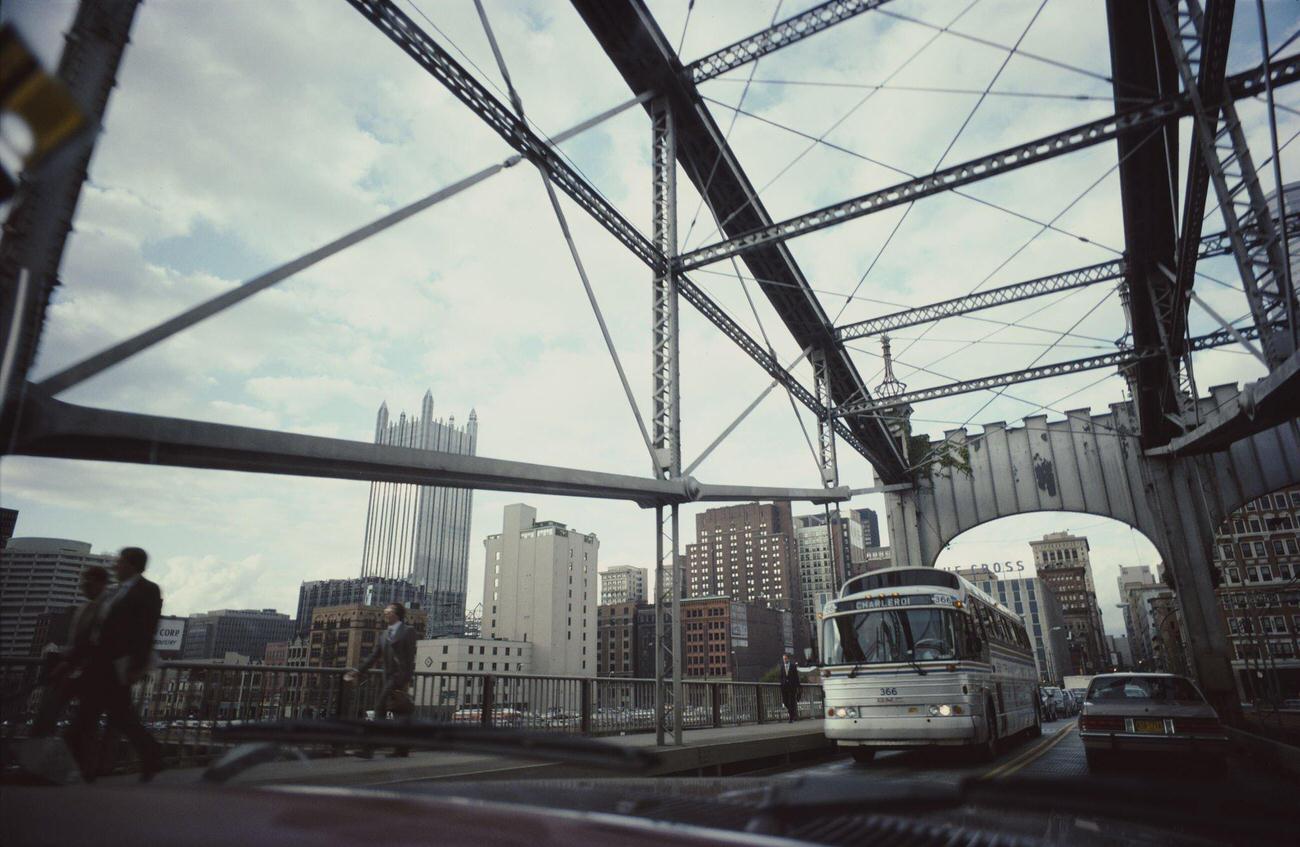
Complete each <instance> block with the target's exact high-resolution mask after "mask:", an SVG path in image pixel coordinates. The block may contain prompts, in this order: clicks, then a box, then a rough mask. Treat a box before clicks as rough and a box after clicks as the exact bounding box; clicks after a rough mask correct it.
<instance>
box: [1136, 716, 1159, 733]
mask: <svg viewBox="0 0 1300 847" xmlns="http://www.w3.org/2000/svg"><path fill="white" fill-rule="evenodd" d="M1133 731H1134V732H1153V733H1155V734H1156V735H1164V733H1165V722H1164V721H1150V720H1147V721H1144V720H1135V721H1133Z"/></svg>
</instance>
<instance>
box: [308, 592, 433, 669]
mask: <svg viewBox="0 0 1300 847" xmlns="http://www.w3.org/2000/svg"><path fill="white" fill-rule="evenodd" d="M427 618H428V613H427V612H426V611H425V610H423V609H407V611H406V623H407V625H408V626H412V627H414V628H415V631H416V632H423V631H424V628H425V624H426V623H427ZM387 628H388V624H386V623H384V608H383V607H382V606H363V605H361V604H360V603H353V604H351V605H347V606H323V607H320V608H318V609H316V610H315V611H314V612H312V615H311V632H310V634H309V636H308V645H309V646H308V652H307V666H308V667H313V668H355V667H357V666H358V665H360V664H361V663H362V662H364V661H365V660H366V657H367V656H369V655H370V652H371V651H372V650H374V649H375V643H376V642H377V641H378V639H379V634H380V633H381V632H383V631H384V630H385V629H387ZM291 647H292V645H290V649H291Z"/></svg>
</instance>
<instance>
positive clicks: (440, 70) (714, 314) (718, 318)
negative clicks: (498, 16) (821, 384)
mask: <svg viewBox="0 0 1300 847" xmlns="http://www.w3.org/2000/svg"><path fill="white" fill-rule="evenodd" d="M348 2H349V3H351V4H352V5H353V6H354V7H356V8H357V10H358V11H360V12H361V13H362V14H363V15H364V16H365V17H366V18H367V19H368V20H369V21H370V22H371V23H373V24H374V25H375V26H376V27H378V28H379V29H380V30H381V31H382V32H383V33H384V34H385V35H387V36H388V37H389V38H390V39H392V41H393V42H394V43H395V44H397V45H398V46H399V47H401V48H402V49H403V50H404V51H405V52H406V53H407V55H409V56H411V58H413V59H415V60H416V61H417V62H419V63H420V65H421V66H422V67H423V68H425V69H426V70H427V71H429V73H430V74H432V75H433V77H434V78H435V79H437V80H438V81H439V82H441V83H443V85H445V86H446V87H447V88H448V89H449V90H450V91H451V92H452V94H454V95H455V96H456V97H457V98H458V99H459V100H460V101H461V102H463V103H464V104H465V105H466V106H468V107H469V108H470V110H471V111H473V112H474V113H475V114H476V115H478V116H479V117H480V118H481V119H482V120H483V121H484V122H485V123H487V125H488V126H490V127H491V128H492V129H493V130H495V131H496V132H497V134H498V135H500V136H501V138H502V139H504V140H505V141H506V143H507V144H509V145H510V146H511V147H513V148H514V149H515V150H517V151H518V152H519V153H520V154H521V155H524V156H526V157H528V158H529V159H530V160H531V161H532V162H533V163H534V164H536V165H537V166H538V167H539V168H541V169H543V170H544V171H545V172H546V173H547V174H548V175H549V176H550V177H551V179H552V180H553V181H554V183H555V184H556V185H557V186H559V187H560V189H561V190H562V191H564V193H565V194H567V195H568V196H569V197H570V198H572V199H573V200H574V201H575V202H577V203H578V205H580V206H581V207H582V208H583V209H585V210H586V211H587V212H588V213H589V214H590V215H591V216H592V217H593V218H595V220H596V221H597V223H600V224H601V225H602V226H604V227H605V229H606V230H608V231H609V232H610V233H611V234H612V235H614V237H615V238H617V239H618V240H619V241H621V242H622V243H623V244H624V246H626V247H627V248H628V249H629V250H631V251H632V254H633V255H634V256H636V257H637V258H638V259H640V260H641V261H642V262H644V263H645V264H646V265H648V266H649V267H651V268H658V267H662V265H663V263H664V259H663V257H662V255H661V254H660V253H659V252H658V250H656V248H655V247H654V245H653V244H652V243H651V242H650V240H649V239H647V238H646V237H645V236H643V235H641V233H640V232H638V231H637V230H636V228H635V227H633V226H632V224H630V223H629V222H628V221H627V220H626V219H625V218H624V217H623V216H622V215H621V214H619V212H618V210H616V209H615V208H614V207H613V206H612V205H610V204H609V203H608V201H606V200H605V199H604V198H603V197H601V196H600V194H599V193H598V192H597V191H596V190H595V189H594V188H592V187H591V186H590V185H588V184H587V183H586V181H585V180H583V179H582V177H581V176H579V175H578V174H577V173H576V172H575V171H574V170H573V169H572V168H570V167H569V166H568V164H566V163H565V162H564V161H563V160H562V159H560V158H559V157H558V156H556V155H555V151H554V149H553V146H552V145H551V144H548V143H547V142H546V141H545V140H544V139H542V138H541V137H540V136H538V135H537V134H536V133H535V132H533V131H532V130H531V129H529V127H528V126H527V125H526V124H525V123H524V122H523V121H522V120H520V119H519V118H518V117H517V116H516V115H515V113H514V112H513V110H512V109H511V108H510V107H509V106H507V105H505V104H504V103H502V102H501V101H500V100H498V99H497V98H496V97H494V96H493V95H492V94H491V93H490V92H489V91H488V90H487V89H486V88H484V87H483V86H482V85H481V84H479V82H478V81H477V80H475V79H474V78H473V77H472V76H471V75H470V74H469V73H468V72H467V71H466V70H465V69H464V68H462V67H461V66H460V65H459V64H458V63H457V62H456V60H455V59H453V58H452V57H451V55H450V54H449V53H447V51H445V50H443V49H442V47H440V46H439V45H438V44H437V42H435V41H433V39H431V38H429V37H428V35H427V34H426V33H425V32H424V31H423V30H422V29H420V27H419V26H417V25H416V24H415V23H414V22H413V21H411V19H410V18H408V17H407V16H406V15H404V14H403V13H402V12H401V10H400V9H398V8H396V6H395V5H394V4H393V3H392V2H389V0H348ZM637 99H638V100H640V101H644V100H647V99H649V98H648V97H646V96H645V95H641V96H640V97H638V98H637ZM679 286H680V290H679V294H680V296H681V297H682V298H683V299H685V300H687V301H688V302H690V303H691V304H692V305H693V306H695V307H696V308H697V309H699V311H700V313H701V314H703V315H704V316H705V317H706V318H708V320H709V321H711V322H712V323H713V324H714V325H715V326H717V327H718V329H720V330H722V332H723V334H724V335H726V336H727V337H728V338H730V339H731V340H732V341H734V342H736V343H737V344H738V345H739V346H740V348H741V349H742V350H744V351H745V353H747V354H748V355H749V356H750V358H752V359H753V360H754V361H755V362H757V363H758V364H759V365H760V366H761V367H762V368H763V370H765V371H766V372H767V373H768V374H769V375H770V376H771V377H772V378H773V379H776V380H779V381H780V382H781V384H782V385H784V386H786V387H787V388H789V389H790V390H791V391H792V392H794V394H795V396H796V397H797V398H798V399H799V400H800V402H802V403H804V404H805V405H807V404H808V403H809V402H811V403H813V404H814V405H813V406H809V408H810V409H812V410H813V411H814V412H816V411H817V407H816V406H815V404H816V398H814V397H813V396H812V394H811V393H810V392H809V391H808V390H807V389H805V388H803V386H802V385H800V383H799V381H798V380H797V379H796V378H795V377H794V375H793V374H791V373H789V372H788V371H786V370H785V369H784V368H782V367H781V365H780V363H779V362H777V361H776V360H775V359H773V358H772V357H771V356H769V355H768V353H767V351H766V350H765V349H764V348H763V347H762V346H761V345H760V344H758V342H756V341H755V340H754V339H753V338H752V337H750V335H749V334H748V333H746V332H745V331H744V330H743V329H741V327H740V326H739V325H737V324H736V323H735V322H734V321H732V320H731V318H729V317H727V315H726V313H725V312H723V311H722V309H721V308H720V307H718V305H717V304H716V303H714V302H713V301H712V299H710V298H709V296H708V295H707V294H705V293H704V292H703V291H702V290H701V289H700V288H699V287H698V286H696V285H694V284H692V283H691V282H690V281H689V280H686V279H684V278H679ZM841 437H843V438H844V440H845V442H846V443H848V444H849V445H850V446H852V447H853V449H855V450H857V451H858V452H859V453H861V454H862V455H863V456H864V457H866V458H868V459H871V458H872V456H873V453H872V452H871V451H869V450H868V448H867V447H866V445H865V444H863V442H862V441H861V439H859V438H857V437H856V436H854V435H853V433H852V432H850V431H849V429H848V427H847V426H846V427H844V428H843V430H842V432H841ZM877 452H878V451H877Z"/></svg>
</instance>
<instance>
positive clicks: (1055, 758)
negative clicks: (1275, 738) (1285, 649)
mask: <svg viewBox="0 0 1300 847" xmlns="http://www.w3.org/2000/svg"><path fill="white" fill-rule="evenodd" d="M1168 764H1169V763H1168V762H1164V761H1160V762H1156V761H1150V762H1145V763H1144V762H1142V761H1131V762H1129V763H1127V764H1126V765H1124V766H1123V770H1124V772H1125V774H1126V775H1128V774H1140V773H1141V772H1143V771H1147V770H1149V771H1151V772H1152V773H1153V774H1158V775H1159V777H1160V778H1162V779H1177V780H1179V781H1187V782H1189V783H1192V782H1197V783H1202V782H1210V783H1218V784H1224V783H1234V784H1235V785H1237V786H1238V787H1242V788H1248V787H1250V786H1251V785H1252V784H1256V783H1260V782H1272V781H1273V780H1276V779H1278V778H1279V775H1277V774H1272V773H1267V772H1263V771H1261V770H1260V769H1259V767H1258V765H1257V763H1253V762H1250V761H1246V760H1243V759H1241V758H1238V757H1235V756H1234V757H1231V758H1230V759H1229V761H1228V763H1227V767H1226V768H1221V769H1220V768H1213V769H1212V768H1197V767H1194V766H1186V767H1180V768H1178V769H1176V770H1173V769H1171V768H1169V767H1168ZM768 773H769V775H771V776H773V777H775V778H782V777H785V778H794V777H796V776H806V775H809V774H816V775H818V776H838V777H843V778H846V779H890V778H907V779H912V780H920V781H923V782H936V783H946V784H956V783H958V782H960V781H961V780H962V779H966V778H971V777H975V778H981V777H982V778H984V779H1005V778H1008V777H1016V778H1034V777H1048V778H1059V777H1087V776H1088V775H1089V770H1088V763H1087V760H1086V759H1085V758H1084V755H1083V743H1082V742H1081V741H1080V740H1079V732H1078V722H1077V721H1076V720H1075V719H1074V718H1070V719H1067V720H1058V721H1053V722H1051V723H1047V724H1044V725H1043V734H1042V737H1041V738H1035V739H1029V738H1024V737H1021V738H1017V739H1012V740H1011V741H1010V742H1008V743H1007V744H1006V746H1005V747H1004V749H1003V750H1002V752H1001V753H1000V755H999V756H998V757H997V759H995V760H994V761H992V762H982V763H977V762H972V761H971V760H970V757H969V756H966V755H963V754H962V753H961V751H958V750H954V749H945V748H938V747H936V748H928V749H921V750H906V751H892V752H882V753H879V754H877V756H876V759H875V761H873V762H871V763H869V764H858V763H856V762H854V761H853V760H852V759H851V758H849V757H848V756H847V755H845V756H842V757H837V758H836V759H834V760H832V761H829V762H821V763H819V764H815V765H808V766H803V767H796V768H790V769H785V770H780V771H777V770H773V771H770V772H768ZM751 775H753V774H751ZM1282 778H1285V777H1282Z"/></svg>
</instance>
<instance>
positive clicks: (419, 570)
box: [361, 391, 478, 634]
mask: <svg viewBox="0 0 1300 847" xmlns="http://www.w3.org/2000/svg"><path fill="white" fill-rule="evenodd" d="M375 443H376V444H391V445H394V446H398V447H412V448H415V449H417V450H438V451H440V452H443V453H458V454H461V455H466V456H473V455H474V454H475V450H476V449H477V444H478V415H477V413H476V412H474V411H473V410H470V413H469V422H468V423H467V424H466V425H465V427H463V428H460V427H457V426H456V418H455V416H454V415H453V416H452V417H451V418H449V419H448V420H446V421H443V420H442V419H441V418H437V419H435V418H434V417H433V392H431V391H426V392H425V394H424V402H423V405H422V406H421V408H420V417H418V418H416V417H411V418H408V417H407V416H406V413H405V412H402V413H401V414H400V415H398V417H397V420H396V421H391V420H389V417H388V404H387V403H385V404H383V405H381V406H380V407H379V416H378V418H377V420H376V421H375ZM472 501H473V491H471V490H470V489H467V488H441V487H437V486H430V485H403V484H399V483H393V482H372V483H371V484H370V504H369V507H368V508H367V511H366V536H365V547H364V550H363V552H362V557H361V576H362V577H369V576H377V577H384V578H387V579H404V580H407V581H409V582H413V583H415V584H416V585H419V586H420V587H422V588H423V589H424V590H425V591H427V592H428V593H429V604H430V605H429V606H428V612H429V615H428V617H429V620H430V624H429V630H430V632H432V633H434V634H439V633H459V632H461V631H462V627H463V626H464V618H465V584H466V575H467V572H468V568H469V520H470V507H471V505H472Z"/></svg>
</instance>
